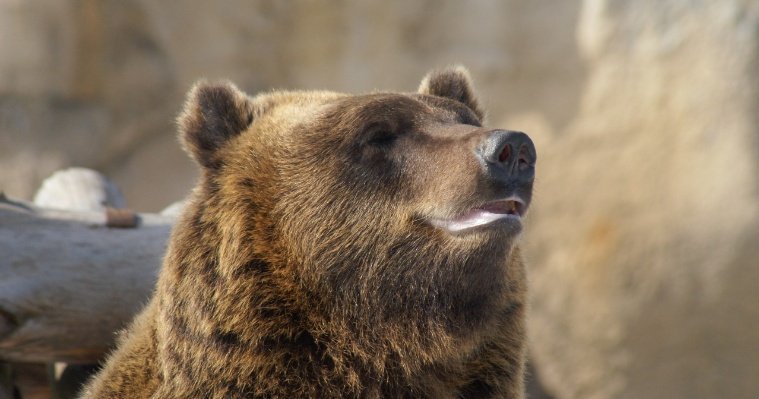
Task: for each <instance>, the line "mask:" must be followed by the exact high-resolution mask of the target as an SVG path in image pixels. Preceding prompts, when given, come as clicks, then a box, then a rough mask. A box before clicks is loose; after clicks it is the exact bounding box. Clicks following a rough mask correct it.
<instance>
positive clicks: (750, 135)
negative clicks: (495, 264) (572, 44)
mask: <svg viewBox="0 0 759 399" xmlns="http://www.w3.org/2000/svg"><path fill="white" fill-rule="evenodd" d="M579 26H580V27H581V29H579V32H578V37H579V42H580V46H581V50H582V51H583V54H584V55H585V57H586V59H587V62H588V64H589V65H590V73H589V79H588V81H587V83H586V86H585V89H584V93H583V99H582V105H581V110H580V113H579V115H578V117H577V118H576V119H575V121H574V122H573V123H572V124H571V125H570V127H569V128H568V129H567V130H566V132H564V133H563V134H562V135H561V136H560V137H558V138H557V139H556V140H553V141H551V142H550V143H549V145H546V146H544V147H543V148H542V149H541V150H542V152H541V161H540V170H539V171H538V175H539V176H540V183H539V186H538V189H537V192H538V199H537V203H536V205H535V208H534V209H535V214H534V215H533V216H534V218H533V219H532V222H533V223H532V225H531V228H530V231H528V233H527V236H526V237H527V240H528V242H529V245H530V251H529V258H530V265H531V266H532V276H531V277H532V287H531V288H532V298H533V309H532V310H533V311H532V314H531V315H532V319H531V325H530V330H531V333H532V350H533V354H534V359H535V363H536V367H537V369H538V370H539V373H540V375H541V377H542V380H543V382H544V383H546V385H547V386H548V388H549V389H550V390H551V391H553V393H555V394H557V396H558V397H560V398H591V399H592V398H717V397H725V398H727V397H730V398H750V397H756V396H755V395H756V394H757V393H758V392H759V379H757V378H756V376H759V246H757V243H759V190H758V189H759V180H758V179H757V176H759V124H758V123H757V121H759V119H757V110H759V91H758V89H759V68H758V66H759V46H757V43H758V42H759V3H757V2H755V1H720V2H689V1H677V0H667V1H653V0H652V1H640V2H625V1H618V0H608V1H607V0H588V1H585V2H584V8H583V13H582V20H581V22H580V24H579Z"/></svg>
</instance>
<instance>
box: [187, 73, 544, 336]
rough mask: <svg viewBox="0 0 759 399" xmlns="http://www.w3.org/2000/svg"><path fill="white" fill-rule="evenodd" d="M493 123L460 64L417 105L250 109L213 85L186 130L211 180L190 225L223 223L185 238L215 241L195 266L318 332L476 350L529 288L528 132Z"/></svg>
mask: <svg viewBox="0 0 759 399" xmlns="http://www.w3.org/2000/svg"><path fill="white" fill-rule="evenodd" d="M483 118H484V113H483V111H482V109H481V108H480V106H479V104H478V102H477V99H476V97H475V94H474V90H473V86H472V82H471V79H470V77H469V74H468V73H467V71H466V70H465V69H463V68H461V67H454V68H447V69H442V70H437V71H433V72H431V73H430V74H429V75H428V76H427V77H425V78H424V80H423V81H422V83H421V86H420V87H419V90H418V91H417V92H415V93H383V92H377V93H371V94H364V95H347V94H340V93H333V92H320V91H319V92H315V91H312V92H281V91H280V92H272V93H263V94H260V95H258V96H255V97H249V96H247V95H246V94H244V93H242V92H241V91H240V90H238V89H237V88H236V87H235V86H234V85H232V84H231V83H224V82H223V83H205V82H201V83H199V84H197V85H196V86H195V87H194V88H193V89H192V91H191V93H190V95H189V98H188V101H187V104H186V107H185V111H184V112H183V114H182V115H181V116H180V118H179V124H180V132H181V140H182V142H183V144H184V147H185V149H186V150H187V152H188V153H189V154H190V155H191V156H192V158H194V159H195V160H196V161H197V163H198V164H199V165H200V166H201V170H202V177H201V182H200V184H199V186H198V188H197V189H196V192H195V199H194V208H193V211H191V212H188V213H187V214H186V215H185V216H184V218H185V222H186V223H189V224H190V226H189V227H190V231H201V230H203V231H206V232H207V231H209V226H211V227H212V231H213V234H207V235H205V236H202V237H201V236H199V235H195V236H193V235H192V234H194V233H187V234H188V235H189V237H190V239H191V240H192V239H194V240H195V241H196V242H198V241H203V240H205V241H206V242H210V243H212V244H213V245H207V246H205V247H204V249H203V250H202V251H200V252H198V251H199V250H193V251H195V252H193V251H190V250H188V254H189V253H195V255H188V256H195V257H197V258H200V257H201V256H207V255H208V254H209V253H211V255H210V256H213V257H215V259H216V261H215V262H214V267H215V268H216V270H217V272H218V275H219V276H218V278H222V279H230V280H235V279H236V281H247V283H246V284H254V285H256V287H257V288H256V290H257V291H255V292H252V293H251V295H259V294H260V292H262V291H267V292H268V291H272V292H274V291H277V290H279V291H283V290H286V291H288V292H289V294H288V295H287V296H280V297H286V298H289V299H287V300H286V301H280V302H277V303H276V304H274V305H271V304H267V305H266V306H269V307H273V308H275V309H274V312H276V313H277V314H283V313H290V314H298V315H300V316H298V317H297V320H298V322H299V323H303V324H307V325H308V328H309V329H311V330H312V331H314V330H318V329H319V327H318V326H324V325H330V326H333V327H330V328H334V326H340V328H342V329H344V330H345V331H350V332H351V334H352V337H353V338H351V339H358V338H356V337H363V338H361V339H367V340H371V339H372V338H371V337H375V338H376V340H377V341H383V342H387V343H388V344H387V345H397V344H392V342H397V341H400V340H402V339H406V340H407V341H409V342H412V341H416V342H417V343H418V342H433V341H434V339H431V338H430V337H442V336H446V337H451V339H452V340H454V341H455V340H459V341H458V342H464V341H467V340H468V339H471V338H472V337H473V336H476V335H477V332H478V331H484V330H486V329H487V327H488V326H489V325H490V324H489V323H491V321H492V320H493V319H494V315H495V314H497V313H498V312H501V311H502V310H503V309H505V308H507V307H508V304H509V301H511V300H513V296H512V295H513V294H514V293H515V292H516V291H519V290H522V289H523V288H522V287H521V285H520V284H521V283H519V282H518V280H520V279H521V278H522V275H521V273H522V271H521V264H517V263H518V261H517V260H516V259H517V257H518V254H516V252H517V251H518V249H517V246H516V240H517V237H518V235H519V233H520V231H521V218H522V216H524V214H525V212H526V211H527V208H528V205H529V203H530V200H531V195H532V184H533V179H534V171H535V162H536V154H535V148H534V146H533V144H532V142H531V141H530V139H529V138H528V137H527V136H526V135H525V134H524V133H521V132H514V131H508V130H500V129H491V128H485V127H483ZM199 245H201V246H202V245H203V244H202V243H201V244H199ZM241 284H242V283H241ZM293 298H295V299H293ZM250 306H253V307H255V306H264V305H260V304H255V303H251V304H250ZM304 315H305V316H304ZM324 328H325V329H327V327H324ZM325 334H327V333H326V332H325ZM393 337H395V338H393ZM415 338H416V340H415ZM346 340H348V339H346ZM431 345H432V344H431ZM397 350H398V351H402V349H397Z"/></svg>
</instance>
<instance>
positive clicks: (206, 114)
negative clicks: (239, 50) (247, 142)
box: [178, 81, 253, 169]
mask: <svg viewBox="0 0 759 399" xmlns="http://www.w3.org/2000/svg"><path fill="white" fill-rule="evenodd" d="M178 122H179V134H180V139H181V141H182V145H183V146H184V149H185V151H187V153H189V154H190V156H191V157H192V158H194V159H195V160H196V161H197V162H198V163H199V164H200V165H201V166H203V167H206V168H209V169H216V168H217V167H218V166H219V164H220V162H219V160H218V157H217V154H216V152H217V151H218V150H219V149H220V148H221V147H222V146H223V145H224V144H226V143H227V141H229V140H230V139H231V138H233V137H235V136H237V135H239V134H240V133H242V132H243V131H245V129H247V128H248V126H250V124H251V123H252V122H253V106H252V104H251V100H250V99H249V98H248V96H247V95H246V94H245V93H243V92H241V91H240V90H239V89H238V88H237V87H236V86H235V85H234V84H232V83H230V82H220V83H208V82H205V81H201V82H198V83H196V84H195V86H193V88H192V89H191V90H190V92H189V94H188V95H187V101H186V102H185V106H184V111H182V113H181V114H180V116H179V119H178Z"/></svg>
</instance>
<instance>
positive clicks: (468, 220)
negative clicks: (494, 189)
mask: <svg viewBox="0 0 759 399" xmlns="http://www.w3.org/2000/svg"><path fill="white" fill-rule="evenodd" d="M520 205H521V203H520V202H519V201H518V200H511V199H509V200H503V201H494V202H490V203H487V204H485V205H484V206H482V207H480V208H475V209H472V210H470V211H469V212H467V213H465V214H463V215H461V216H459V217H457V218H455V219H450V220H443V219H434V220H432V221H431V222H432V225H433V226H435V227H439V228H444V229H446V230H448V231H450V232H459V231H462V230H466V229H470V228H472V227H477V226H483V225H486V224H489V223H492V222H495V221H496V220H500V219H505V218H509V217H512V218H513V217H516V218H520V216H521V215H520Z"/></svg>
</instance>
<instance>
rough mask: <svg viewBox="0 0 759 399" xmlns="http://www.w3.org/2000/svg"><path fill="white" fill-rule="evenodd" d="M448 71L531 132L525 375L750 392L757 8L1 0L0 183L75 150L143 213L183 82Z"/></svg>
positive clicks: (758, 128)
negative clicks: (465, 72) (455, 67)
mask: <svg viewBox="0 0 759 399" xmlns="http://www.w3.org/2000/svg"><path fill="white" fill-rule="evenodd" d="M449 63H463V64H465V65H467V66H468V67H469V68H470V70H471V72H472V75H473V76H474V78H475V82H476V84H477V86H478V88H479V91H480V94H481V97H482V100H483V103H484V104H486V106H487V107H488V108H489V110H490V124H491V125H493V126H500V127H506V128H512V129H518V130H524V131H527V132H528V133H530V135H531V136H532V137H533V139H534V140H535V142H536V144H537V146H538V151H539V159H540V162H539V165H538V166H539V171H538V179H539V180H538V184H537V193H536V203H535V205H534V207H533V208H532V209H533V212H532V214H531V215H530V219H529V225H528V231H527V233H526V235H525V238H524V241H525V245H526V247H527V256H528V259H529V264H530V278H531V284H532V291H531V292H532V310H531V319H530V335H531V351H532V355H533V361H534V366H535V369H536V374H537V376H538V377H539V379H540V382H541V383H542V384H543V386H544V387H545V389H546V390H547V391H548V392H550V393H551V394H553V395H554V396H555V397H556V398H599V399H600V398H681V397H682V398H686V397H687V398H715V397H730V398H753V397H757V396H758V395H759V1H757V0H720V1H703V0H639V1H624V0H564V1H549V0H531V1H527V0H522V1H519V0H506V1H503V0H474V1H468V2H454V1H434V0H427V1H413V2H410V1H401V0H387V1H381V2H380V1H373V2H370V1H356V2H351V1H333V2H328V3H327V2H315V1H306V0H303V1H275V0H269V1H265V0H260V1H242V0H224V1H218V2H202V1H197V0H181V1H172V2H156V1H148V0H119V1H117V0H0V190H3V191H5V192H6V193H7V194H9V195H10V196H14V197H17V198H25V199H30V198H31V197H32V196H33V194H34V190H35V189H36V188H37V187H38V186H39V184H40V182H41V181H42V179H44V178H45V177H46V176H48V175H49V174H50V173H52V172H53V171H54V170H57V169H60V168H63V167H68V166H85V167H90V168H94V169H97V170H100V171H102V172H104V173H106V174H107V175H109V176H110V177H111V178H112V179H113V180H114V181H115V182H116V183H117V184H118V185H119V186H120V187H121V189H122V191H123V192H124V194H125V196H126V198H127V202H128V204H129V205H130V206H131V207H132V208H134V209H137V210H140V211H157V210H160V209H162V208H163V207H165V206H166V205H168V204H170V203H171V202H173V201H175V200H177V199H180V198H182V197H183V196H184V195H185V194H186V193H187V191H188V190H189V188H190V187H191V186H192V183H193V181H194V179H195V176H196V171H195V168H194V166H193V165H192V164H191V163H190V161H189V160H188V158H187V157H186V156H185V155H184V154H183V153H182V152H181V150H180V149H179V146H178V145H177V142H176V139H175V127H174V124H173V119H174V117H175V115H176V114H177V112H178V111H179V109H180V107H181V102H182V98H183V95H184V93H185V91H186V90H187V89H188V88H189V87H190V85H191V84H192V82H193V81H195V80H196V79H198V78H201V77H205V78H210V79H216V78H229V79H232V80H233V81H235V82H236V83H238V85H239V86H240V87H241V88H243V89H245V90H246V91H248V92H249V93H255V92H257V91H261V90H269V89H276V88H324V89H332V90H340V91H349V92H362V91H368V90H373V89H375V88H377V89H386V90H414V89H415V88H416V87H417V85H418V82H419V80H420V79H421V77H422V76H423V75H424V73H425V72H426V71H427V70H428V69H430V68H431V67H435V66H441V65H445V64H449ZM0 223H1V221H0Z"/></svg>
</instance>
